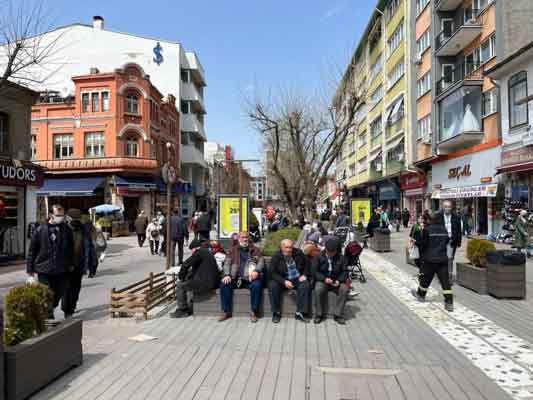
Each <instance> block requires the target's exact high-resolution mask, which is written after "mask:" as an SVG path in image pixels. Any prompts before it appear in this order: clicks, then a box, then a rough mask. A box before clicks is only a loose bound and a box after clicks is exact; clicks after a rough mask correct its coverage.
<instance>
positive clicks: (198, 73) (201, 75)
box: [185, 52, 206, 86]
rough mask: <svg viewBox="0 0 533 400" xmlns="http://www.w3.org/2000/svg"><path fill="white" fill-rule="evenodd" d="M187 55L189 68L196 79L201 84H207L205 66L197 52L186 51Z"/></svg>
mask: <svg viewBox="0 0 533 400" xmlns="http://www.w3.org/2000/svg"><path fill="white" fill-rule="evenodd" d="M185 56H186V57H187V62H188V64H189V69H190V70H191V74H192V75H193V77H192V78H193V79H194V81H195V82H197V83H198V84H199V85H201V86H206V83H205V72H204V67H202V64H201V63H200V60H199V59H198V57H197V56H196V53H192V52H187V53H185Z"/></svg>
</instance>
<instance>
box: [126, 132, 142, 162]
mask: <svg viewBox="0 0 533 400" xmlns="http://www.w3.org/2000/svg"><path fill="white" fill-rule="evenodd" d="M138 155H139V143H138V140H137V138H136V137H133V136H130V137H128V139H126V156H128V157H137V156H138Z"/></svg>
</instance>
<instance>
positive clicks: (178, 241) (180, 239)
mask: <svg viewBox="0 0 533 400" xmlns="http://www.w3.org/2000/svg"><path fill="white" fill-rule="evenodd" d="M170 238H171V240H172V241H171V243H170V245H171V246H170V254H171V259H170V260H171V263H172V264H171V265H176V246H178V264H177V265H181V264H183V245H184V244H185V242H186V241H187V242H188V241H189V229H188V228H187V222H186V221H185V219H184V218H183V217H181V216H180V215H179V210H174V211H173V212H172V217H170Z"/></svg>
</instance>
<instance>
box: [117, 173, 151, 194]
mask: <svg viewBox="0 0 533 400" xmlns="http://www.w3.org/2000/svg"><path fill="white" fill-rule="evenodd" d="M115 185H117V186H121V187H125V188H128V190H133V191H149V190H155V189H157V183H156V178H155V177H148V176H138V177H131V176H115Z"/></svg>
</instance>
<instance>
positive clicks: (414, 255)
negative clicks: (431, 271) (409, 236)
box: [409, 244, 420, 260]
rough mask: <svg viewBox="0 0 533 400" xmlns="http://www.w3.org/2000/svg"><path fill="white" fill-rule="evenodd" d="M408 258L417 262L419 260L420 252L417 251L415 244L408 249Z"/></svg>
mask: <svg viewBox="0 0 533 400" xmlns="http://www.w3.org/2000/svg"><path fill="white" fill-rule="evenodd" d="M409 258H410V259H411V260H418V259H419V258H420V250H418V246H417V245H416V244H413V245H412V246H411V247H409Z"/></svg>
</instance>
